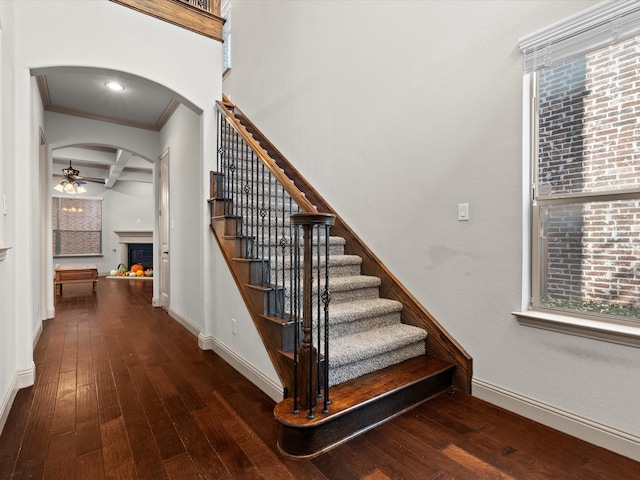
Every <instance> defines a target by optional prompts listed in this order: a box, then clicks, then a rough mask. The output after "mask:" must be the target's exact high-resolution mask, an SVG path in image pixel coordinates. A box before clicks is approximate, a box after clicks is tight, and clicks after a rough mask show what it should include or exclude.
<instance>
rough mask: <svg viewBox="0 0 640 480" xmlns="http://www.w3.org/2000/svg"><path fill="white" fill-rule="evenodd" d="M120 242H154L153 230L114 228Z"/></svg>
mask: <svg viewBox="0 0 640 480" xmlns="http://www.w3.org/2000/svg"><path fill="white" fill-rule="evenodd" d="M114 233H115V234H116V235H118V238H119V239H120V240H119V241H120V243H126V244H129V243H153V232H152V231H149V230H120V231H118V230H114Z"/></svg>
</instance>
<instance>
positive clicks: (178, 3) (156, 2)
mask: <svg viewBox="0 0 640 480" xmlns="http://www.w3.org/2000/svg"><path fill="white" fill-rule="evenodd" d="M111 1H112V2H114V3H119V4H120V5H124V6H125V7H129V8H131V9H133V10H136V11H138V12H140V13H144V14H146V15H150V16H152V17H155V18H157V19H159V20H163V21H165V22H169V23H172V24H174V25H177V26H178V27H182V28H186V29H187V30H191V31H192V32H195V33H198V34H200V35H204V36H205V37H209V38H212V39H214V40H218V41H219V42H222V26H223V25H224V22H225V20H224V18H222V17H221V16H220V0H208V1H206V2H203V7H206V8H200V7H199V6H198V5H199V3H198V2H197V1H193V0H191V1H190V0H184V1H183V0H111Z"/></svg>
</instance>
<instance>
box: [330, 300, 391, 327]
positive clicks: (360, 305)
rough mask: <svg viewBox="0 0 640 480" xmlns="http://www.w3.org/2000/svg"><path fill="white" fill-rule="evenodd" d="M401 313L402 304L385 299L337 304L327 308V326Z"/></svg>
mask: <svg viewBox="0 0 640 480" xmlns="http://www.w3.org/2000/svg"><path fill="white" fill-rule="evenodd" d="M401 311H402V303H400V302H398V301H396V300H389V299H387V298H376V299H370V300H354V301H351V302H344V303H338V304H336V305H331V306H330V307H329V312H330V313H329V325H336V324H341V323H348V322H354V321H357V320H366V319H368V318H374V317H379V316H382V315H388V314H390V313H400V312H401Z"/></svg>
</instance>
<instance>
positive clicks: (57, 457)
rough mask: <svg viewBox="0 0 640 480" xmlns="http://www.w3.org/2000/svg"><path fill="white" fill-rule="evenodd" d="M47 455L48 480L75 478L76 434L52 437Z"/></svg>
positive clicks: (69, 433) (46, 474)
mask: <svg viewBox="0 0 640 480" xmlns="http://www.w3.org/2000/svg"><path fill="white" fill-rule="evenodd" d="M50 443H51V445H50V446H49V449H48V453H47V460H46V463H45V470H44V476H45V478H47V479H51V480H54V479H60V480H68V479H69V478H74V477H75V467H76V448H75V447H76V441H75V432H67V433H63V434H60V435H54V436H52V437H51V441H50Z"/></svg>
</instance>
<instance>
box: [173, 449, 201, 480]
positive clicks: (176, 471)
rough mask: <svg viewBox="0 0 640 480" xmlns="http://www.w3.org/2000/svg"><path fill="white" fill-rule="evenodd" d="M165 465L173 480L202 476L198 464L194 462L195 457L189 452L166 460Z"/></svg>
mask: <svg viewBox="0 0 640 480" xmlns="http://www.w3.org/2000/svg"><path fill="white" fill-rule="evenodd" d="M164 466H165V469H166V471H167V475H168V476H169V478H170V479H171V480H184V479H186V478H201V477H200V474H199V473H198V469H197V467H196V464H195V463H193V459H192V458H191V457H190V456H189V455H188V454H184V455H180V456H178V457H175V458H172V459H170V460H165V462H164Z"/></svg>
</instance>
